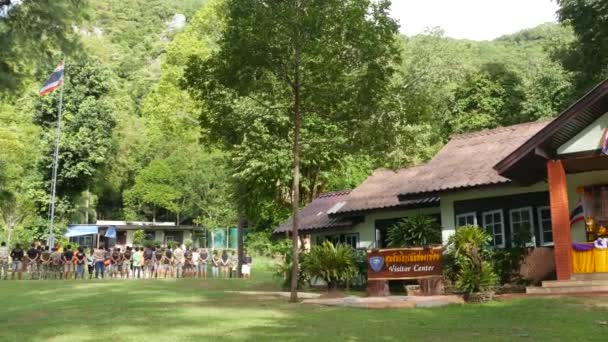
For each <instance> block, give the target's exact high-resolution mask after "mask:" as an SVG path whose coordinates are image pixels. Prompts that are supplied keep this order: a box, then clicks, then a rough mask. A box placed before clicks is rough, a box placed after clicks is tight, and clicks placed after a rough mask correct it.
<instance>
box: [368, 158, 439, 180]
mask: <svg viewBox="0 0 608 342" xmlns="http://www.w3.org/2000/svg"><path fill="white" fill-rule="evenodd" d="M427 164H428V161H427V162H424V163H420V164H416V165H410V166H404V167H398V168H396V169H391V168H388V167H379V168H377V169H375V170H374V171H372V175H373V174H374V173H376V172H384V171H392V172H395V173H397V172H401V171H405V170H412V169H417V168H420V167H422V166H425V165H427ZM370 176H371V175H370Z"/></svg>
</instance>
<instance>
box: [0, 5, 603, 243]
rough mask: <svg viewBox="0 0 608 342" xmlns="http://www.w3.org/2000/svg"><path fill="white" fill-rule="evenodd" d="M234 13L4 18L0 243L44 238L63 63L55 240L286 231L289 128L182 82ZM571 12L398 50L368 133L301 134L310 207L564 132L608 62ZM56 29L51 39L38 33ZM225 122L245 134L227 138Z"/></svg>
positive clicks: (307, 126) (318, 130) (97, 9)
mask: <svg viewBox="0 0 608 342" xmlns="http://www.w3.org/2000/svg"><path fill="white" fill-rule="evenodd" d="M225 1H227V0H174V1H162V0H146V1H144V0H106V1H89V2H87V1H82V0H56V1H52V2H50V1H49V2H47V1H43V2H38V1H33V0H30V1H28V0H24V1H22V2H20V3H19V4H17V5H14V4H13V5H11V1H0V7H1V8H2V10H1V11H0V13H2V14H0V44H1V46H2V49H1V50H0V77H1V79H0V218H1V220H0V227H1V228H2V230H3V233H4V234H5V237H6V238H7V239H9V240H14V239H19V240H23V241H28V240H31V239H32V238H40V239H43V238H45V236H46V235H45V234H46V224H47V212H48V206H49V189H50V176H51V153H52V152H51V151H52V144H53V137H54V124H55V118H56V113H57V111H56V108H57V101H58V96H59V93H58V92H55V93H53V94H51V95H49V96H46V97H39V96H38V95H37V90H38V89H39V87H40V85H41V84H42V83H43V82H44V80H45V78H46V77H47V76H48V75H49V74H50V72H51V71H52V69H53V68H54V66H55V65H56V64H57V63H58V61H59V60H60V59H61V58H65V60H66V62H65V63H66V67H65V70H66V71H65V72H66V85H65V96H64V110H65V112H64V121H63V125H64V127H63V128H64V134H63V136H62V140H61V150H60V168H59V177H58V194H59V197H60V202H59V207H58V211H59V216H60V226H61V227H63V228H65V227H66V225H67V224H68V223H86V222H94V220H95V219H141V220H157V221H176V222H179V223H188V224H192V223H194V224H200V225H202V226H204V227H210V228H213V227H222V226H228V225H235V224H236V221H237V216H238V215H237V213H238V212H240V213H242V215H243V216H245V217H246V218H247V220H248V221H249V224H250V226H251V227H253V228H256V229H259V230H266V231H269V230H270V229H271V228H273V227H274V225H275V224H276V223H277V222H280V221H282V220H284V219H285V218H286V217H287V216H288V213H289V205H290V185H291V166H292V158H291V148H290V146H291V142H290V141H291V139H292V136H291V135H290V134H289V127H290V125H291V123H290V122H289V121H288V120H285V119H284V118H283V117H281V116H273V115H270V114H269V111H268V108H267V106H266V105H265V104H264V103H259V102H257V101H256V99H254V98H250V99H241V100H239V101H238V102H236V101H235V102H226V103H225V106H222V108H218V107H217V106H211V105H210V103H207V102H206V101H205V99H204V98H200V97H199V96H196V94H197V92H196V89H195V88H196V84H195V86H194V88H193V82H192V78H190V79H188V80H187V77H185V72H186V70H187V68H188V66H189V65H190V66H191V65H193V64H192V63H191V62H192V61H193V60H205V59H207V58H209V56H211V54H212V53H213V52H214V51H215V50H216V49H217V45H216V42H217V40H218V38H219V37H220V36H221V34H222V32H223V30H224V28H225V25H226V21H225ZM41 3H48V4H50V3H52V4H53V5H52V6H41V5H40V4H41ZM560 4H561V6H562V8H563V11H562V12H561V13H560V18H561V19H562V20H563V21H564V22H567V23H568V24H567V25H566V24H544V25H541V26H538V27H534V28H530V29H527V30H524V31H521V32H518V33H515V34H512V35H507V36H504V37H500V38H498V39H496V40H493V41H485V42H476V41H465V40H454V39H450V38H446V37H444V36H443V34H442V32H441V31H440V30H439V29H436V30H433V31H429V32H428V33H427V34H424V35H419V36H415V37H399V48H400V55H401V58H400V61H399V62H398V63H396V64H395V65H393V67H394V70H395V73H394V75H393V76H392V78H391V82H390V90H389V91H386V92H385V93H383V94H381V96H380V98H381V106H380V108H381V109H380V110H379V111H377V112H376V113H373V114H370V118H369V120H367V121H365V122H359V123H357V126H355V125H354V124H355V123H353V126H341V125H338V124H337V123H336V122H332V121H331V120H327V119H320V118H315V117H308V118H306V117H305V118H304V122H303V139H304V141H303V148H302V177H303V179H302V185H301V193H302V200H301V202H302V204H305V203H307V202H308V201H310V200H312V199H313V198H314V197H315V196H316V195H317V194H319V193H320V192H322V191H328V190H339V189H345V188H352V187H354V186H356V185H357V184H358V183H360V182H361V181H362V180H363V179H365V177H367V175H369V174H370V172H371V171H372V170H373V169H375V168H378V167H393V168H396V167H404V166H409V165H415V164H417V163H420V162H423V161H425V160H427V159H429V158H430V157H431V156H432V155H433V154H434V153H435V152H436V151H437V150H438V149H439V148H440V147H441V146H442V144H444V143H445V142H446V141H447V139H448V138H449V136H450V135H451V134H454V133H461V132H469V131H475V130H480V129H484V128H492V127H497V126H503V125H511V124H515V123H521V122H527V121H533V120H541V119H547V118H551V117H553V116H555V115H557V114H558V113H559V112H560V110H562V109H563V108H564V107H565V106H566V105H568V104H569V102H570V101H571V100H572V99H574V98H575V97H576V96H578V95H580V94H582V93H583V92H584V91H585V90H586V89H588V88H589V87H590V86H591V85H593V82H596V81H597V80H600V79H602V78H604V77H606V74H607V73H608V71H607V70H608V68H606V66H607V62H606V61H605V60H602V59H599V57H596V58H594V61H596V62H597V63H598V64H599V65H595V66H594V68H593V69H590V67H588V66H587V65H586V63H585V61H586V59H585V58H580V57H579V58H576V56H595V55H600V56H605V54H602V53H598V52H597V51H596V52H595V54H594V53H593V52H590V51H589V49H586V48H585V47H586V46H587V45H585V40H589V39H593V38H590V37H588V32H589V30H592V31H593V32H594V33H595V34H596V35H597V36H602V33H603V31H604V30H606V27H608V26H607V25H605V24H606V23H605V22H602V20H604V21H605V19H602V18H604V17H602V16H597V18H598V19H597V20H596V21H595V22H589V21H588V20H587V19H585V21H584V23H582V19H580V18H585V17H584V14H583V13H582V12H584V11H593V10H596V9H595V8H591V9H589V8H582V7H580V5H577V4H576V3H575V2H574V1H561V2H560ZM577 6H578V7H577ZM36 18H38V19H40V18H44V20H42V19H40V20H38V21H37V20H35V19H36ZM48 20H51V21H53V24H52V27H53V29H49V27H48V26H44V25H43V24H44V23H45V22H47V21H48ZM36 23H42V24H36ZM401 25H407V23H401ZM480 29H483V28H480ZM577 33H578V35H577ZM603 36H606V35H603ZM581 39H582V41H581ZM604 48H605V47H603V46H602V49H604ZM602 51H603V50H602ZM191 71H192V69H190V70H189V71H188V72H191ZM190 76H191V75H190ZM194 81H196V79H194ZM194 83H196V82H194ZM337 86H338V85H337ZM339 86H341V85H339ZM344 86H346V85H344ZM330 95H331V93H330V94H329V95H328V96H330ZM222 110H230V111H231V112H232V113H233V114H234V113H236V115H232V116H230V118H238V119H234V120H233V121H227V120H223V119H222V116H221V113H222ZM231 120H232V119H231ZM350 127H359V128H358V129H357V130H353V129H349V128H350ZM218 132H219V133H218ZM353 138H354V139H353ZM353 141H357V143H353Z"/></svg>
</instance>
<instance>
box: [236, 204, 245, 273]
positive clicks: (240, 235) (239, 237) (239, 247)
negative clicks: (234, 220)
mask: <svg viewBox="0 0 608 342" xmlns="http://www.w3.org/2000/svg"><path fill="white" fill-rule="evenodd" d="M244 227H245V218H244V217H243V214H242V212H239V225H238V228H239V229H238V232H237V237H236V245H237V256H238V264H237V267H236V276H237V278H241V277H243V274H242V270H241V268H242V267H243V257H244V253H243V228H244Z"/></svg>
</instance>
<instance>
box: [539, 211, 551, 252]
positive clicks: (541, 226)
mask: <svg viewBox="0 0 608 342" xmlns="http://www.w3.org/2000/svg"><path fill="white" fill-rule="evenodd" d="M542 210H549V220H550V222H551V235H553V221H551V207H550V206H548V205H546V206H543V207H538V208H536V213H537V214H538V232H539V233H540V245H541V246H553V241H551V242H546V243H545V234H544V233H545V232H544V231H543V217H542V215H541V214H540V213H541V211H542Z"/></svg>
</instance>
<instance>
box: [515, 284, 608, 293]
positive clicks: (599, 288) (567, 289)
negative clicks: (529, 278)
mask: <svg viewBox="0 0 608 342" xmlns="http://www.w3.org/2000/svg"><path fill="white" fill-rule="evenodd" d="M587 292H608V285H577V286H563V287H540V286H529V287H526V293H530V294H563V293H587Z"/></svg>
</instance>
